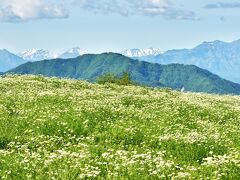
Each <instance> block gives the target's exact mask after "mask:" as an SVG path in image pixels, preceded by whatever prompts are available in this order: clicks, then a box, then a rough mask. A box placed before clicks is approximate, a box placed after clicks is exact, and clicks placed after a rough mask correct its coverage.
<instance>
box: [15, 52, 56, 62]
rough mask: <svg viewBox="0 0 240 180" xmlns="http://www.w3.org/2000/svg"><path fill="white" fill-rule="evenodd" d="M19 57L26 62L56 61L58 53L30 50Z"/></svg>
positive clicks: (21, 53)
mask: <svg viewBox="0 0 240 180" xmlns="http://www.w3.org/2000/svg"><path fill="white" fill-rule="evenodd" d="M18 55H19V56H20V57H22V58H23V59H24V60H26V61H40V60H45V59H55V58H57V57H58V54H57V53H52V52H50V51H48V50H44V49H30V50H27V51H23V52H20V53H19V54H18Z"/></svg>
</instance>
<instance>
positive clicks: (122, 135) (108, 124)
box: [0, 76, 240, 179]
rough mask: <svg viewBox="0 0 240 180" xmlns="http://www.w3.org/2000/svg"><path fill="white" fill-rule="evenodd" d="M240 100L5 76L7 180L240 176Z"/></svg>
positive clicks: (1, 118) (2, 130)
mask: <svg viewBox="0 0 240 180" xmlns="http://www.w3.org/2000/svg"><path fill="white" fill-rule="evenodd" d="M239 137H240V97H239V96H218V95H207V94H200V93H198V94H197V93H195V94H194V93H181V92H177V91H171V90H169V89H157V88H146V87H137V86H131V85H130V86H118V85H115V84H105V85H98V84H90V83H87V82H84V81H77V80H60V79H57V78H44V77H41V76H6V77H4V78H0V179H87V178H90V179H240V139H239Z"/></svg>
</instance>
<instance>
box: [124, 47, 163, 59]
mask: <svg viewBox="0 0 240 180" xmlns="http://www.w3.org/2000/svg"><path fill="white" fill-rule="evenodd" d="M162 53H163V52H162V51H161V50H160V49H156V48H147V49H127V50H124V51H122V52H121V54H122V55H124V56H128V57H143V56H157V55H159V54H162Z"/></svg>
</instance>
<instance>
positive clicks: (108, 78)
mask: <svg viewBox="0 0 240 180" xmlns="http://www.w3.org/2000/svg"><path fill="white" fill-rule="evenodd" d="M96 82H97V83H98V84H106V83H113V84H118V85H125V86H126V85H131V84H134V83H133V81H132V80H131V75H130V74H129V73H127V72H125V73H123V74H122V75H120V76H117V75H114V74H113V73H107V74H104V75H102V76H99V77H98V78H97V80H96Z"/></svg>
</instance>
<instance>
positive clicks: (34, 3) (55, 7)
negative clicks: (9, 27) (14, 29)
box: [0, 0, 68, 22]
mask: <svg viewBox="0 0 240 180" xmlns="http://www.w3.org/2000/svg"><path fill="white" fill-rule="evenodd" d="M67 17H68V12H67V11H66V9H65V8H64V6H62V5H61V4H59V3H56V1H55V2H50V1H45V0H0V21H2V22H22V21H29V20H34V19H46V18H50V19H53V18H67Z"/></svg>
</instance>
